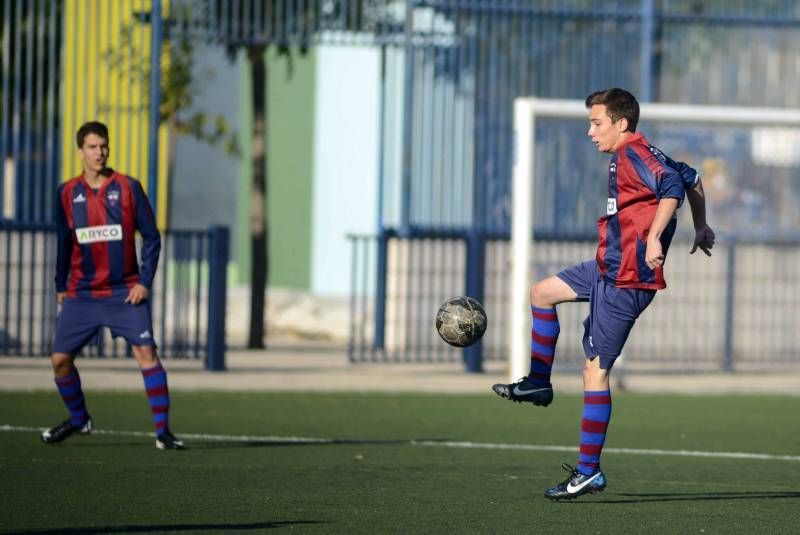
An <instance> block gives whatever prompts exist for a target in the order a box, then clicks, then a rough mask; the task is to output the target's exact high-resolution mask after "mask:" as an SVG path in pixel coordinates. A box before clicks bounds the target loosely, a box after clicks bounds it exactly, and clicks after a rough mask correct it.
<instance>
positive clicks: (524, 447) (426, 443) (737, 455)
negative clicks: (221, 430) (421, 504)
mask: <svg viewBox="0 0 800 535" xmlns="http://www.w3.org/2000/svg"><path fill="white" fill-rule="evenodd" d="M43 430H44V428H40V427H24V426H15V425H8V424H4V425H0V432H24V433H27V432H37V433H38V432H41V431H43ZM92 433H93V434H97V435H112V436H126V437H154V436H155V434H154V433H147V432H144V431H113V430H102V429H95V430H94V431H92ZM180 438H181V439H185V440H196V441H198V442H258V443H268V444H365V445H368V444H382V443H385V444H392V445H408V446H419V447H434V448H461V449H485V450H515V451H560V452H567V453H576V452H577V451H578V448H576V447H575V446H555V445H544V444H497V443H491V442H456V441H438V440H397V441H395V440H381V439H347V438H338V439H337V438H312V437H279V436H271V435H264V436H253V435H208V434H202V433H180ZM603 453H611V454H623V455H626V454H627V455H651V456H659V455H668V456H675V457H706V458H714V459H747V460H759V461H794V462H800V455H773V454H769V453H744V452H732V451H692V450H660V449H635V448H603Z"/></svg>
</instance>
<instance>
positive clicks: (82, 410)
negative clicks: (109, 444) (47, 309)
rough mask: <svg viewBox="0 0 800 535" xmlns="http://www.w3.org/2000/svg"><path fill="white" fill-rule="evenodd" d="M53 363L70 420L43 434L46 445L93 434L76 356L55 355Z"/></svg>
mask: <svg viewBox="0 0 800 535" xmlns="http://www.w3.org/2000/svg"><path fill="white" fill-rule="evenodd" d="M51 361H52V364H53V372H54V375H55V383H56V388H57V389H58V393H59V395H60V396H61V400H62V401H63V402H64V406H65V407H66V408H67V410H68V411H69V418H68V419H66V420H64V421H63V422H61V423H60V424H58V425H56V426H54V427H51V428H50V429H48V430H46V431H45V432H43V433H42V442H44V443H45V444H55V443H57V442H61V441H62V440H64V439H66V438H67V437H69V436H70V435H72V434H73V433H80V434H82V435H88V434H89V433H91V432H92V419H91V417H90V416H89V413H88V412H87V411H86V401H85V400H84V397H83V389H82V388H81V376H80V374H79V373H78V369H77V368H76V367H75V356H74V355H72V354H70V353H53V355H52V356H51Z"/></svg>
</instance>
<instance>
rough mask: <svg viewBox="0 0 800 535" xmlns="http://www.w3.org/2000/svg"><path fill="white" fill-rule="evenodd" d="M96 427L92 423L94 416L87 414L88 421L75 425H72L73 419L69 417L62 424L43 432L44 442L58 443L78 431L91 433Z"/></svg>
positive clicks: (82, 433)
mask: <svg viewBox="0 0 800 535" xmlns="http://www.w3.org/2000/svg"><path fill="white" fill-rule="evenodd" d="M93 430H94V427H93V425H92V418H91V417H90V416H87V418H86V421H85V422H84V423H83V425H80V426H78V427H75V426H73V425H72V421H71V420H69V419H66V420H64V421H63V422H61V423H60V424H58V425H57V426H55V427H51V428H50V429H48V430H47V431H45V432H43V433H42V442H44V443H45V444H56V443H58V442H61V441H62V440H64V439H66V438H67V437H69V436H70V435H72V434H73V433H78V434H80V435H90V434H91V433H92V431H93Z"/></svg>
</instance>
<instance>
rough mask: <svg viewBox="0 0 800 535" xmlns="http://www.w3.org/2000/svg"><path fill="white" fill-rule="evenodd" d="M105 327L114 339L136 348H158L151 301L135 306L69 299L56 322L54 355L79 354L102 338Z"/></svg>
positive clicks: (110, 301)
mask: <svg viewBox="0 0 800 535" xmlns="http://www.w3.org/2000/svg"><path fill="white" fill-rule="evenodd" d="M101 327H108V328H109V330H111V336H113V337H114V338H116V337H118V336H121V337H123V338H125V340H127V341H128V343H129V344H131V345H132V346H152V347H155V345H156V342H155V340H154V339H153V323H152V321H151V320H150V304H149V302H148V301H144V302H143V303H139V304H138V305H131V304H130V303H123V302H120V301H118V300H116V299H114V300H111V299H103V300H97V301H80V300H77V299H65V300H64V305H63V306H62V307H61V312H60V313H59V314H58V319H57V320H56V334H55V336H54V337H53V353H69V354H70V355H73V354H75V353H77V352H78V351H80V350H81V349H82V348H83V346H85V345H86V344H88V343H89V342H90V341H91V340H92V339H93V338H95V337H96V336H97V335H98V333H99V331H100V328H101Z"/></svg>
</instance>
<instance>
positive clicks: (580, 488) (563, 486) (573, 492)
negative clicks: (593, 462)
mask: <svg viewBox="0 0 800 535" xmlns="http://www.w3.org/2000/svg"><path fill="white" fill-rule="evenodd" d="M561 468H563V469H564V470H566V471H567V472H569V477H568V478H567V479H565V480H564V481H562V482H561V483H559V484H558V485H556V486H555V487H552V488H549V489H547V490H546V491H545V493H544V495H545V497H546V498H550V499H551V500H574V499H575V498H577V497H578V496H583V495H584V494H594V493H595V492H603V491H604V490H605V489H606V476H605V474H603V472H601V471H600V470H598V471H597V472H595V473H594V474H592V475H590V476H587V475H586V474H582V473H580V472H579V471H578V470H577V469H575V468H573V467H571V466H570V465H568V464H562V465H561Z"/></svg>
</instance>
